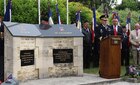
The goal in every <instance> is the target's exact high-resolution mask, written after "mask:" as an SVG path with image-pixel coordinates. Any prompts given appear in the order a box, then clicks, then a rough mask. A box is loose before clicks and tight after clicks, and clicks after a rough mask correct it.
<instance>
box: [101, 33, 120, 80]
mask: <svg viewBox="0 0 140 85" xmlns="http://www.w3.org/2000/svg"><path fill="white" fill-rule="evenodd" d="M120 68H121V37H120V36H113V35H112V36H109V37H107V38H105V39H103V40H102V41H101V42H100V60H99V71H100V77H103V78H107V79H112V78H119V77H120Z"/></svg>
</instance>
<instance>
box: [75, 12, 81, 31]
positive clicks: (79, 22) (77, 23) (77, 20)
mask: <svg viewBox="0 0 140 85" xmlns="http://www.w3.org/2000/svg"><path fill="white" fill-rule="evenodd" d="M76 27H77V28H78V29H79V30H80V32H82V26H81V11H77V12H76Z"/></svg>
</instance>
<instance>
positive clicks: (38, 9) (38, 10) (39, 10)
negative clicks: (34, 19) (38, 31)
mask: <svg viewBox="0 0 140 85" xmlns="http://www.w3.org/2000/svg"><path fill="white" fill-rule="evenodd" d="M38 23H39V24H40V0H38Z"/></svg>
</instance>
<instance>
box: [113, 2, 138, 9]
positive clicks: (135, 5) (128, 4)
mask: <svg viewBox="0 0 140 85" xmlns="http://www.w3.org/2000/svg"><path fill="white" fill-rule="evenodd" d="M126 8H129V9H130V10H140V2H138V1H137V0H122V4H121V5H119V6H117V7H116V9H118V10H125V9H126Z"/></svg>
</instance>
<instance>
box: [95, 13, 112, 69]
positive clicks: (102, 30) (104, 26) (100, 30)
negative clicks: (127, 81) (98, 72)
mask: <svg viewBox="0 0 140 85" xmlns="http://www.w3.org/2000/svg"><path fill="white" fill-rule="evenodd" d="M107 18H108V16H107V15H101V16H100V21H101V24H100V25H99V26H98V27H97V28H96V29H95V42H94V64H93V66H94V67H98V66H99V56H100V55H99V54H100V53H99V51H100V40H102V39H104V38H106V37H108V36H109V34H110V33H109V32H110V26H109V25H108V22H107V21H108V20H107Z"/></svg>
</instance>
